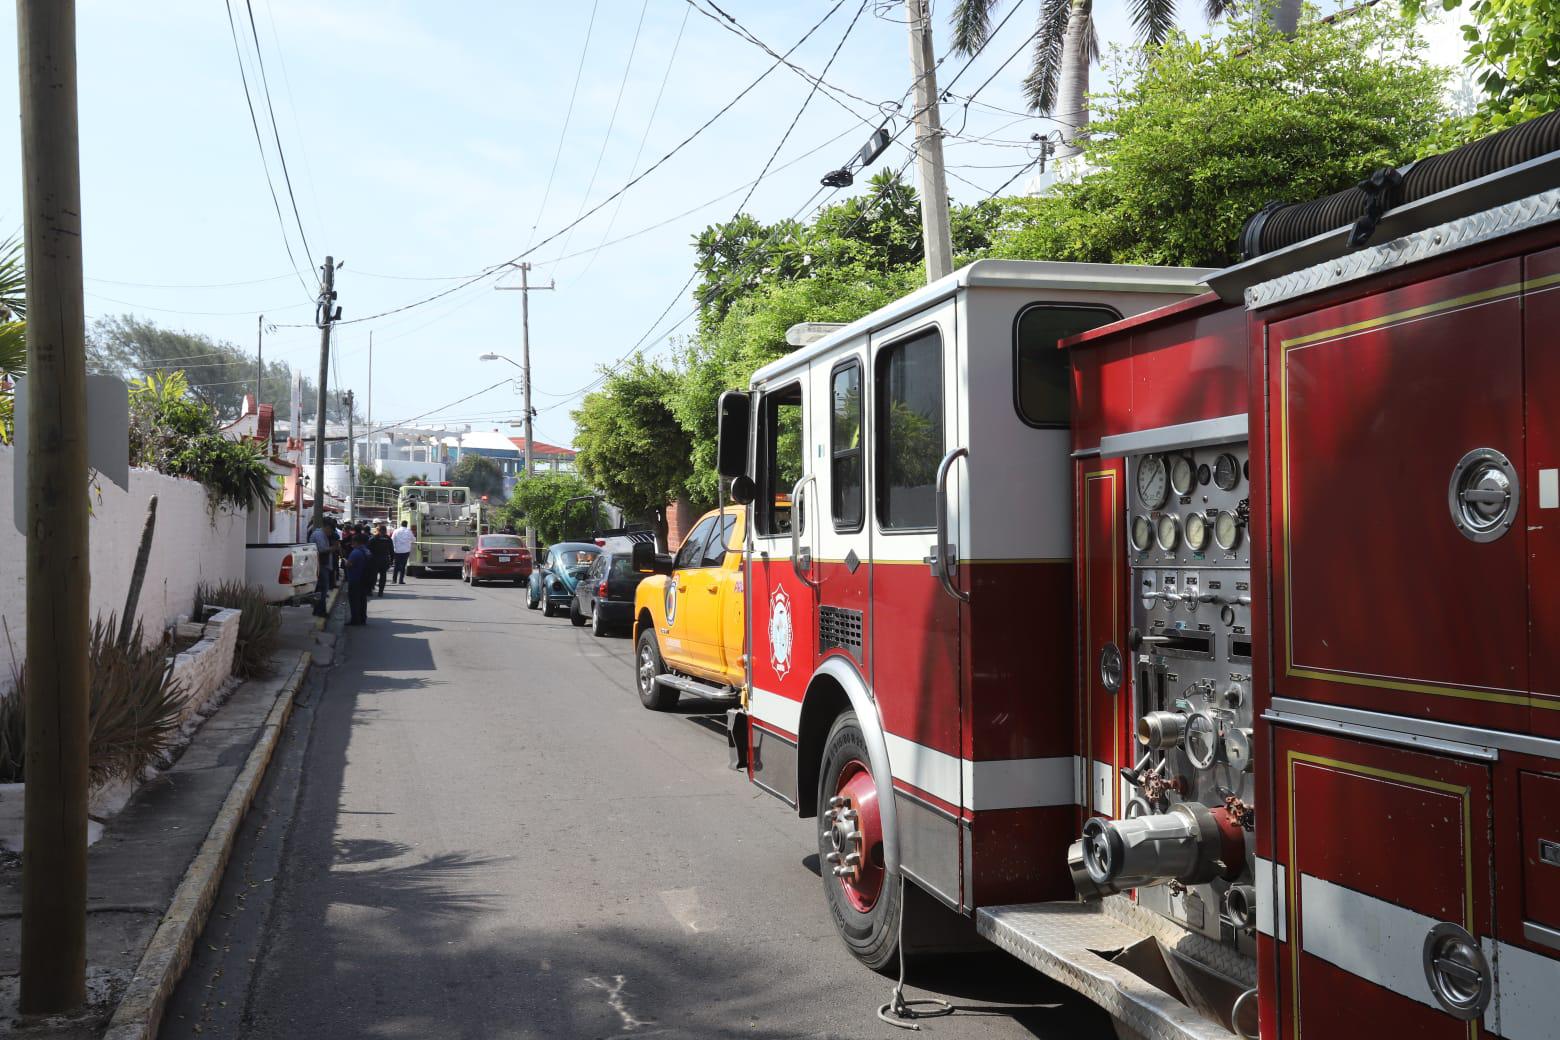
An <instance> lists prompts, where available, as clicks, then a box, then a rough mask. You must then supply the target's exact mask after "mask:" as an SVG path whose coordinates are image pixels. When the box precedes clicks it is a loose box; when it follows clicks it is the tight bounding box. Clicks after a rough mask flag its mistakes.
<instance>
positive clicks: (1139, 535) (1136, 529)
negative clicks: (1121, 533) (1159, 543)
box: [1131, 513, 1154, 552]
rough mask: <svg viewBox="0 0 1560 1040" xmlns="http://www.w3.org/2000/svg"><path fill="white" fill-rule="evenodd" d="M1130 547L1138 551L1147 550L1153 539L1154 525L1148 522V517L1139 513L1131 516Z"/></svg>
mask: <svg viewBox="0 0 1560 1040" xmlns="http://www.w3.org/2000/svg"><path fill="white" fill-rule="evenodd" d="M1131 538H1132V548H1134V549H1136V550H1137V551H1138V552H1147V551H1148V546H1149V544H1150V543H1151V542H1152V541H1153V540H1154V525H1153V524H1151V523H1149V522H1148V517H1146V516H1144V515H1143V514H1141V513H1139V514H1138V515H1137V516H1134V517H1133V518H1132V534H1131Z"/></svg>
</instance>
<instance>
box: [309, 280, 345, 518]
mask: <svg viewBox="0 0 1560 1040" xmlns="http://www.w3.org/2000/svg"><path fill="white" fill-rule="evenodd" d="M320 270H321V271H322V272H324V276H325V277H324V280H323V281H322V282H321V284H320V300H319V304H318V306H317V307H316V308H315V312H314V320H315V323H316V324H317V325H319V327H320V381H319V385H318V387H317V390H318V393H316V394H315V395H314V401H315V408H316V411H315V415H314V514H313V518H312V522H313V524H314V526H315V527H321V526H323V525H324V523H325V389H326V384H327V382H328V380H329V378H330V326H331V322H333V321H335V320H336V319H337V318H339V317H341V309H340V308H339V307H337V306H336V261H335V258H333V257H329V256H327V257H326V258H325V266H324V267H322V268H320Z"/></svg>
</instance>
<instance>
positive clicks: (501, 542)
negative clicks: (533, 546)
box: [480, 534, 525, 549]
mask: <svg viewBox="0 0 1560 1040" xmlns="http://www.w3.org/2000/svg"><path fill="white" fill-rule="evenodd" d="M480 541H481V546H482V548H484V549H520V548H524V546H525V543H524V542H523V541H521V539H520V536H519V535H517V534H485V535H483V536H482V538H481V540H480Z"/></svg>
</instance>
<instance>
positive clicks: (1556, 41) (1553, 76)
mask: <svg viewBox="0 0 1560 1040" xmlns="http://www.w3.org/2000/svg"><path fill="white" fill-rule="evenodd" d="M1465 2H1466V0H1440V2H1439V4H1438V5H1437V4H1434V3H1426V2H1425V0H1405V2H1404V4H1403V7H1404V10H1405V11H1406V12H1408V13H1409V14H1410V15H1419V14H1423V13H1425V12H1426V11H1428V10H1430V9H1432V8H1434V7H1436V6H1439V7H1440V8H1441V9H1443V10H1447V11H1454V10H1457V9H1459V8H1462V7H1464V6H1465ZM1466 7H1467V9H1468V13H1469V14H1470V15H1471V16H1472V17H1471V20H1470V21H1469V23H1468V24H1467V25H1465V26H1463V39H1465V40H1466V41H1467V42H1468V52H1467V54H1466V55H1465V56H1464V57H1463V64H1464V65H1465V66H1467V67H1468V68H1469V69H1470V70H1472V71H1473V72H1474V79H1475V81H1476V82H1477V83H1478V85H1479V87H1480V89H1481V90H1482V91H1483V94H1484V97H1483V100H1482V103H1481V104H1480V105H1479V106H1478V108H1477V109H1476V110H1475V111H1474V112H1473V114H1472V115H1471V116H1468V117H1465V118H1460V119H1457V120H1454V121H1453V122H1451V123H1449V124H1448V126H1447V128H1446V131H1445V133H1443V135H1442V136H1441V138H1440V140H1438V141H1437V142H1436V145H1435V146H1436V147H1446V146H1451V145H1457V144H1461V143H1463V142H1465V141H1471V140H1473V139H1474V138H1477V137H1482V136H1484V135H1485V134H1488V133H1490V132H1492V131H1495V130H1500V129H1503V128H1505V127H1508V126H1513V125H1515V124H1517V123H1520V122H1522V121H1524V120H1527V119H1532V118H1533V117H1534V116H1541V115H1544V114H1545V113H1547V112H1553V111H1555V110H1556V109H1560V4H1555V3H1553V2H1552V0H1471V2H1466Z"/></svg>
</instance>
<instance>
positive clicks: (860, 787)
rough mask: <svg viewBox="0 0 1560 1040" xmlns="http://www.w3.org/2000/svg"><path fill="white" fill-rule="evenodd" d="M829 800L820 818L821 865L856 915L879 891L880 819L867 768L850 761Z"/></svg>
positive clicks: (866, 908)
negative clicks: (822, 849)
mask: <svg viewBox="0 0 1560 1040" xmlns="http://www.w3.org/2000/svg"><path fill="white" fill-rule="evenodd" d="M834 790H835V794H834V797H832V798H830V799H829V805H828V806H827V808H825V809H824V811H823V815H822V822H823V839H824V848H825V850H826V851H825V855H824V860H825V862H824V863H823V866H824V867H825V868H827V869H829V870H831V871H832V872H833V874H834V876H835V877H837V878H839V879H840V887H841V888H842V889H843V890H844V892H845V898H846V899H848V900H850V905H851V906H853V907H855V909H856V910H857V912H859V913H863V914H864V913H866V912H868V911H869V910H871V909H872V907H873V906H874V905H876V903H877V900H878V895H879V894H880V893H881V892H882V891H883V875H884V869H883V818H882V815H881V814H880V812H879V807H878V795H877V784H876V783H874V782H873V780H872V770H870V769H869V768H867V765H866V763H864V762H862V761H861V760H860V759H851V760H850V761H849V762H847V763H845V766H844V768H842V769H841V770H840V773H839V776H838V777H837V778H836V780H835V782H834Z"/></svg>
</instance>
